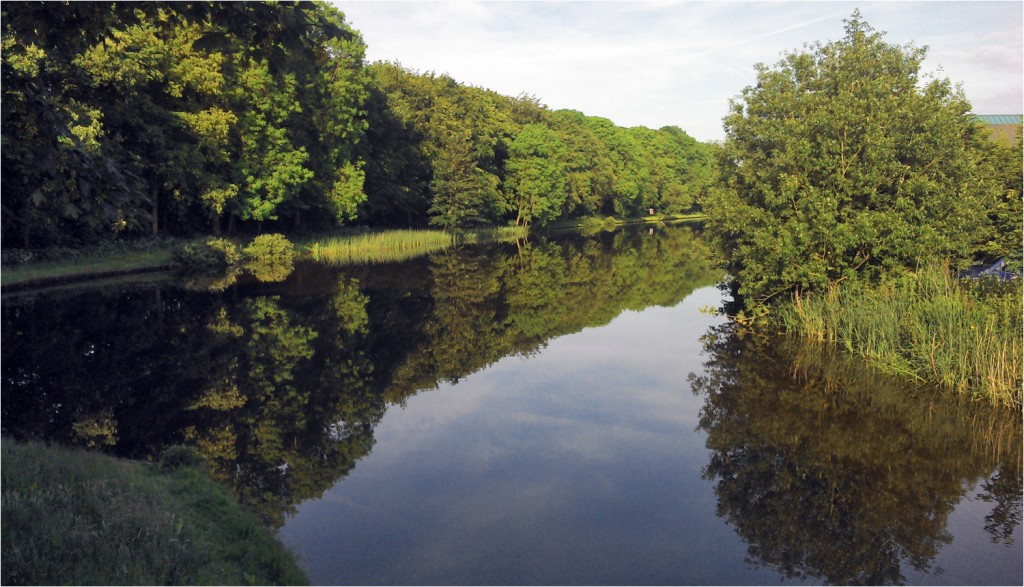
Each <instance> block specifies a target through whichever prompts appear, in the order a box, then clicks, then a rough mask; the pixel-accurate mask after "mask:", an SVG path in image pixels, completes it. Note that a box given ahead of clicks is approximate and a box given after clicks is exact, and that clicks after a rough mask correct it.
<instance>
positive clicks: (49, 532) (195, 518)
mask: <svg viewBox="0 0 1024 587" xmlns="http://www.w3.org/2000/svg"><path fill="white" fill-rule="evenodd" d="M0 449H2V451H3V463H4V467H3V471H2V474H3V485H2V487H3V512H4V514H3V557H4V564H3V567H2V573H3V583H4V584H5V585H66V584H83V585H133V584H134V585H240V584H258V585H275V584H306V583H308V580H307V579H306V578H305V576H304V575H303V574H302V571H301V570H299V568H298V566H297V565H296V564H295V561H294V560H293V559H292V557H291V555H290V554H288V553H287V552H286V551H285V550H284V548H283V547H282V546H281V545H280V543H278V542H277V541H276V539H275V538H274V536H273V534H271V532H270V531H269V530H268V529H267V528H266V527H265V526H263V525H262V524H261V523H260V522H259V521H258V520H257V519H256V518H255V517H254V516H252V515H251V514H248V513H245V512H244V511H242V510H241V509H240V508H239V506H238V504H237V503H235V502H234V500H233V499H232V498H231V497H230V496H229V495H228V494H227V493H226V492H225V491H224V490H223V489H222V488H221V487H219V486H218V485H216V484H215V483H214V482H213V481H211V480H210V479H209V478H208V477H206V476H205V475H204V474H203V473H201V472H200V471H199V470H198V469H197V468H195V464H196V461H195V460H194V459H191V458H183V457H186V456H187V454H185V453H183V452H182V451H180V450H179V451H176V452H171V453H170V454H169V456H168V458H167V459H165V460H164V462H163V463H162V465H161V466H160V467H159V468H158V467H157V466H156V465H153V464H145V463H137V462H129V461H123V460H118V459H115V458H112V457H108V456H104V455H100V454H96V453H92V452H87V451H83V450H80V449H79V450H69V449H59V448H52V447H47V446H44V445H42V444H39V443H20V442H15V441H13V440H9V439H4V440H3V443H2V445H0Z"/></svg>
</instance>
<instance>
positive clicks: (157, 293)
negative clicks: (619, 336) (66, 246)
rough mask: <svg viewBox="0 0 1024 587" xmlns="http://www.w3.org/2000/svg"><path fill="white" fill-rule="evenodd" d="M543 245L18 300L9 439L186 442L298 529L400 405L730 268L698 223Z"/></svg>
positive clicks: (146, 444)
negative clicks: (706, 245)
mask: <svg viewBox="0 0 1024 587" xmlns="http://www.w3.org/2000/svg"><path fill="white" fill-rule="evenodd" d="M531 241H532V242H530V243H528V244H523V245H522V246H516V245H506V246H493V247H490V248H486V249H460V250H455V251H451V252H447V253H444V254H438V255H434V256H432V257H431V258H430V259H421V260H417V261H413V262H409V263H405V264H401V265H393V266H388V267H386V268H348V269H326V268H323V267H317V268H313V269H310V268H308V267H306V268H304V269H302V270H299V269H297V270H296V271H294V272H293V273H292V274H291V275H289V277H288V279H287V280H286V281H284V282H280V283H273V282H255V281H252V280H249V281H245V280H239V281H238V283H236V284H234V285H231V286H230V287H226V288H225V289H224V291H218V290H210V289H209V288H200V289H198V290H197V289H195V288H194V287H193V288H191V289H189V288H186V289H177V288H168V287H166V286H149V287H148V288H141V289H130V290H127V291H122V292H114V291H108V292H103V291H100V292H92V293H78V294H59V295H56V296H53V295H38V296H31V297H25V298H21V299H18V300H5V302H4V305H3V319H4V323H3V333H4V334H3V345H2V353H3V361H2V364H0V368H2V372H3V398H4V399H3V404H2V410H3V432H4V434H5V435H11V436H13V437H16V438H40V439H47V440H51V441H55V442H59V443H63V444H78V445H88V446H94V447H97V448H103V449H105V450H110V451H111V452H114V453H116V454H119V455H122V456H129V457H132V458H154V457H155V456H156V455H158V454H159V453H160V452H161V451H163V450H164V449H166V448H167V447H169V446H171V445H174V444H178V443H187V444H190V445H192V446H194V447H196V448H197V449H198V450H199V452H201V453H202V454H203V455H204V456H205V458H206V461H207V463H208V465H209V467H210V470H211V473H212V475H213V476H214V477H216V478H217V479H219V480H221V481H222V482H224V483H225V484H227V485H228V486H230V487H232V488H233V489H234V491H235V493H236V494H237V495H238V496H239V497H240V498H241V499H242V500H243V501H244V502H245V503H247V504H249V505H250V506H251V507H253V508H255V509H256V510H257V511H258V512H259V513H261V514H262V515H263V516H264V518H266V519H267V520H269V521H271V522H273V523H281V522H282V521H283V520H284V518H285V516H286V515H287V514H288V512H289V511H291V509H292V508H293V507H294V505H295V504H297V503H299V502H301V501H303V500H305V499H308V498H312V497H317V496H319V495H320V494H322V492H323V491H324V490H326V489H328V488H330V487H331V486H332V485H333V484H334V483H335V482H336V481H337V480H338V479H339V478H340V477H342V476H344V475H346V474H347V473H348V472H349V471H351V470H352V468H353V467H354V466H355V465H356V463H357V462H358V460H359V459H360V458H362V457H363V456H365V455H367V454H368V453H369V452H370V450H371V449H372V447H373V444H374V439H373V431H374V428H375V427H376V425H377V424H378V423H379V422H380V421H381V419H382V418H383V416H384V413H385V412H386V410H387V407H388V406H389V405H392V404H401V403H403V402H404V401H406V399H407V398H408V397H410V396H411V395H413V394H415V393H418V392H420V391H422V390H425V389H432V388H434V387H436V386H437V384H438V382H439V381H444V380H457V379H459V378H461V377H465V376H467V375H469V374H471V373H473V372H475V371H477V370H479V369H481V368H483V367H485V366H487V365H489V364H491V363H493V362H495V361H497V360H499V359H500V358H502V357H504V356H507V355H511V354H517V353H518V354H522V353H530V352H533V351H535V350H536V349H537V348H540V347H541V346H542V345H544V344H545V342H546V341H547V340H548V339H550V338H551V337H553V336H559V335H563V334H567V333H571V332H576V331H579V330H581V329H583V328H585V327H588V326H594V325H599V324H604V323H607V322H609V321H610V320H611V319H612V318H614V317H615V316H616V315H618V314H619V313H620V312H622V311H623V310H624V309H627V308H628V309H640V308H643V307H646V306H649V305H653V304H659V305H671V304H675V303H677V302H679V301H681V300H682V299H683V298H684V297H685V296H686V295H688V294H689V293H690V292H691V291H693V289H695V288H697V287H700V286H703V285H709V284H711V283H714V281H715V280H716V278H717V277H718V275H717V273H716V272H714V271H712V270H711V269H709V267H708V266H707V263H705V262H703V261H702V260H701V259H703V258H705V257H704V255H703V250H702V248H701V246H700V242H699V239H698V238H697V237H696V236H695V235H694V234H693V233H692V232H691V231H690V230H689V229H685V228H682V229H673V230H659V231H658V232H657V233H656V234H655V235H653V236H651V235H647V234H639V233H623V232H619V233H615V234H607V233H605V234H602V235H599V237H598V238H597V239H580V238H575V237H567V238H563V239H558V240H548V239H544V238H532V239H531ZM193 285H194V284H193ZM580 300H587V303H580Z"/></svg>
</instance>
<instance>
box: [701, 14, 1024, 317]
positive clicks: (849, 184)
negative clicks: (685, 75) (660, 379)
mask: <svg viewBox="0 0 1024 587" xmlns="http://www.w3.org/2000/svg"><path fill="white" fill-rule="evenodd" d="M846 33H847V34H846V37H845V38H844V39H843V40H841V41H839V42H834V43H830V44H828V45H815V46H811V47H809V48H808V50H806V51H802V52H795V53H791V54H788V55H786V56H785V58H784V59H783V60H782V61H781V62H779V63H778V64H777V65H776V66H775V67H774V68H769V67H767V66H764V65H759V66H757V78H758V79H757V84H756V85H754V86H749V87H747V88H746V89H745V90H744V91H743V94H742V96H741V97H740V98H738V99H736V100H733V101H732V103H731V105H730V113H729V115H728V116H726V118H725V121H724V122H725V130H726V140H725V141H724V143H723V144H722V145H721V147H720V148H719V149H718V157H719V164H720V165H719V174H720V178H719V186H718V187H717V189H715V190H714V191H713V193H712V194H710V195H709V197H708V199H707V201H706V202H705V210H706V211H707V214H708V220H707V224H706V226H707V234H708V235H709V236H710V237H711V238H712V240H713V241H714V242H715V243H716V245H717V247H718V249H719V251H720V252H721V254H722V255H723V257H724V259H725V262H726V268H727V270H728V271H729V273H730V274H731V275H732V277H733V278H734V279H736V281H737V282H738V284H739V293H740V294H741V295H742V296H744V297H745V298H746V300H747V301H748V302H752V303H753V304H755V305H757V304H774V303H776V302H778V301H781V300H785V299H787V298H788V297H789V296H788V294H789V293H792V292H798V293H807V292H813V291H825V290H827V289H828V287H829V286H830V285H832V284H835V283H839V282H849V281H853V280H861V279H864V280H872V281H876V282H877V281H878V280H879V279H881V278H883V277H885V276H886V275H888V274H891V273H894V272H896V271H899V270H901V269H913V268H915V267H917V266H919V265H922V264H923V263H925V262H927V261H928V260H931V259H949V260H951V261H953V262H954V263H955V264H957V265H958V266H959V265H960V264H962V263H964V262H966V261H967V260H969V259H970V258H971V256H972V254H973V252H974V251H973V248H974V246H975V245H974V243H975V241H976V240H977V239H978V238H979V236H980V235H981V234H983V233H984V230H983V229H984V226H983V225H984V222H985V218H984V217H983V216H982V215H981V214H979V211H981V210H986V209H988V208H989V207H990V206H989V202H990V201H991V200H992V198H993V197H994V196H995V194H996V193H997V192H999V191H1000V190H1002V187H1003V186H1001V185H1000V184H999V182H998V181H993V179H994V178H992V177H991V175H992V174H991V172H990V170H989V168H990V167H991V165H989V164H988V163H986V159H985V157H986V156H987V152H988V150H989V149H988V142H987V139H986V138H985V133H984V132H983V130H982V129H981V127H980V126H979V124H978V123H976V122H975V121H974V120H973V118H972V117H971V116H970V115H969V112H970V110H971V106H970V103H969V102H968V101H967V99H966V98H965V97H964V95H963V92H962V91H961V90H959V89H957V88H956V87H955V86H953V85H952V84H951V83H949V81H948V80H940V79H936V80H932V81H929V82H928V83H926V84H925V83H921V82H919V80H921V76H920V74H919V70H920V65H921V62H922V60H923V59H924V57H925V50H924V49H916V48H914V47H913V46H908V47H900V46H895V45H890V44H887V43H885V42H884V41H883V40H882V34H881V33H876V32H874V31H873V29H871V27H869V26H868V25H867V23H865V22H864V21H863V20H862V19H861V18H860V15H859V13H856V12H855V13H854V15H853V17H852V18H851V19H850V20H847V21H846ZM1019 172H1020V170H1019V168H1018V169H1017V174H1018V175H1019ZM1017 197H1018V198H1019V196H1017ZM1004 216H1005V215H1004ZM1015 223H1016V226H1015V229H1016V230H1019V224H1020V217H1019V213H1018V215H1017V218H1016V221H1015ZM1002 248H1006V247H1000V249H1002Z"/></svg>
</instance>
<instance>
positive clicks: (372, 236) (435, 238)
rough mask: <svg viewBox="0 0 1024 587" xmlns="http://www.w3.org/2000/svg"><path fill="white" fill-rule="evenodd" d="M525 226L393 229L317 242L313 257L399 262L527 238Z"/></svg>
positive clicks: (320, 260) (340, 261)
mask: <svg viewBox="0 0 1024 587" xmlns="http://www.w3.org/2000/svg"><path fill="white" fill-rule="evenodd" d="M526 234H527V229H526V228H525V227H515V226H512V227H501V228H495V229H489V230H482V231H477V232H469V233H458V234H455V233H450V232H445V231H440V230H390V231H386V232H376V233H369V234H359V235H353V236H344V237H337V238H333V239H330V240H326V241H318V242H314V243H313V244H311V245H310V246H309V253H310V257H311V258H312V259H313V260H314V261H316V262H318V263H325V264H328V265H371V264H379V263H396V262H400V261H406V260H408V259H412V258H415V257H419V256H420V255H426V254H428V253H434V252H438V251H444V250H446V249H449V248H451V247H453V246H455V245H458V244H463V243H465V244H477V243H486V242H510V241H515V240H518V239H520V238H524V237H526Z"/></svg>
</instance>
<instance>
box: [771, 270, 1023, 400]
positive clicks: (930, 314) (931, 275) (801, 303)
mask: <svg viewBox="0 0 1024 587" xmlns="http://www.w3.org/2000/svg"><path fill="white" fill-rule="evenodd" d="M779 318H780V321H781V322H782V324H783V326H784V327H785V328H786V329H787V330H789V331H792V332H795V333H797V334H799V335H801V336H804V337H807V338H811V339H815V340H823V341H830V342H833V343H836V344H839V345H841V346H843V347H844V348H846V350H847V351H849V352H851V353H854V354H858V355H861V356H864V357H866V358H868V359H869V361H870V362H872V363H874V364H875V365H876V366H877V367H878V368H880V369H881V370H883V371H886V372H889V373H894V374H898V375H904V376H907V377H911V378H914V379H918V380H921V381H928V382H932V383H935V384H938V385H939V386H941V387H943V388H946V389H948V390H952V391H954V392H956V393H959V394H964V395H967V396H969V397H972V398H979V399H987V400H990V401H992V402H994V403H996V404H1000V405H1003V406H1007V407H1013V408H1020V407H1021V403H1022V402H1021V399H1022V398H1021V396H1022V392H1021V385H1022V373H1021V371H1022V367H1024V365H1022V362H1024V361H1022V343H1021V340H1022V297H1021V286H1020V283H1019V282H1012V283H996V282H987V283H986V282H984V281H983V282H977V281H961V280H959V279H957V278H956V277H955V276H954V275H953V274H952V272H951V271H950V270H949V267H948V266H945V265H939V264H933V265H930V266H927V267H925V268H923V269H921V270H919V271H917V272H915V273H910V274H907V275H904V276H901V277H899V278H897V279H892V280H890V281H887V282H884V283H882V284H880V285H877V286H868V285H864V284H842V285H841V286H834V287H832V288H831V289H829V290H828V291H827V292H825V293H823V294H818V295H808V296H799V295H798V296H795V297H794V298H793V301H792V304H790V305H789V306H787V307H786V308H784V309H783V310H781V311H780V313H779Z"/></svg>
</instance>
